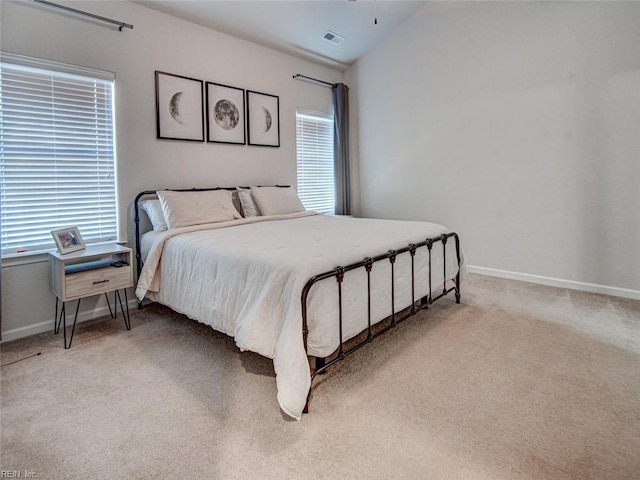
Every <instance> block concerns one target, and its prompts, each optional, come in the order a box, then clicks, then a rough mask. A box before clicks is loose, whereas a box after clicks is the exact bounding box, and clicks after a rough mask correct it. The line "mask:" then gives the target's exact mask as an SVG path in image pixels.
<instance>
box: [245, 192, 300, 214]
mask: <svg viewBox="0 0 640 480" xmlns="http://www.w3.org/2000/svg"><path fill="white" fill-rule="evenodd" d="M251 195H252V196H253V200H254V201H255V202H256V205H257V206H258V208H259V209H260V213H262V215H279V214H284V213H296V212H304V211H305V208H304V205H302V202H301V201H300V199H299V198H298V193H297V192H296V189H295V188H293V187H251Z"/></svg>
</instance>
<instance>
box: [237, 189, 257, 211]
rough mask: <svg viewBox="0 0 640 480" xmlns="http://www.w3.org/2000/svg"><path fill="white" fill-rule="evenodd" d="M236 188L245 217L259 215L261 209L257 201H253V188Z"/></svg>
mask: <svg viewBox="0 0 640 480" xmlns="http://www.w3.org/2000/svg"><path fill="white" fill-rule="evenodd" d="M236 190H237V192H238V198H239V199H240V205H242V212H243V213H244V218H251V217H259V216H260V211H259V210H258V207H257V206H256V203H255V202H254V201H253V197H252V196H251V189H250V188H245V187H238V188H237V189H236Z"/></svg>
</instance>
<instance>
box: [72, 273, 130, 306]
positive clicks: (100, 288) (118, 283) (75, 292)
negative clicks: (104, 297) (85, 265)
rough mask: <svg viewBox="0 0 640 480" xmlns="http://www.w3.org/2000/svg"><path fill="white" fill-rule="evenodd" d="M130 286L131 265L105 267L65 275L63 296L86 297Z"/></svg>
mask: <svg viewBox="0 0 640 480" xmlns="http://www.w3.org/2000/svg"><path fill="white" fill-rule="evenodd" d="M130 286H131V265H125V266H123V267H120V268H116V267H107V268H99V269H96V270H87V271H84V272H78V273H72V274H69V275H66V276H65V291H66V295H65V297H66V298H68V299H71V298H77V297H87V296H89V295H96V294H99V293H104V292H110V291H111V290H118V289H121V288H128V287H130Z"/></svg>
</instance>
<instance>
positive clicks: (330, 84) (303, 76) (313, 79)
mask: <svg viewBox="0 0 640 480" xmlns="http://www.w3.org/2000/svg"><path fill="white" fill-rule="evenodd" d="M293 78H294V79H296V78H304V79H305V80H310V81H312V82H316V83H320V84H322V85H325V86H327V87H331V88H333V85H334V84H333V83H329V82H325V81H324V80H318V79H317V78H311V77H307V76H306V75H300V74H299V73H296V74H295V75H294V76H293Z"/></svg>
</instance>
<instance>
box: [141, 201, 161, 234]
mask: <svg viewBox="0 0 640 480" xmlns="http://www.w3.org/2000/svg"><path fill="white" fill-rule="evenodd" d="M140 208H142V210H144V211H145V212H147V217H149V221H150V222H151V225H152V226H153V230H154V231H156V232H164V231H165V230H166V229H167V222H165V221H164V213H163V212H162V205H160V200H144V201H143V202H141V203H140Z"/></svg>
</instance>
